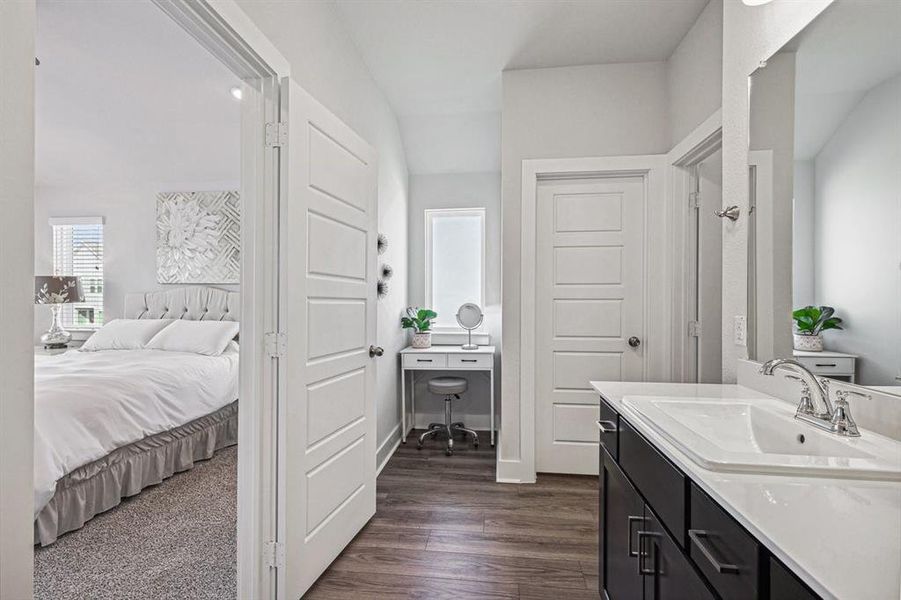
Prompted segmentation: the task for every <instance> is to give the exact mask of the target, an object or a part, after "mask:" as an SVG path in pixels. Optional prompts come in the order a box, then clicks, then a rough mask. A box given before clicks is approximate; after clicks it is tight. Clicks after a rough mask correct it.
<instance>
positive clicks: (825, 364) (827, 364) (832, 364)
mask: <svg viewBox="0 0 901 600" xmlns="http://www.w3.org/2000/svg"><path fill="white" fill-rule="evenodd" d="M815 364H816V366H818V367H837V366H838V365H837V364H835V363H815Z"/></svg>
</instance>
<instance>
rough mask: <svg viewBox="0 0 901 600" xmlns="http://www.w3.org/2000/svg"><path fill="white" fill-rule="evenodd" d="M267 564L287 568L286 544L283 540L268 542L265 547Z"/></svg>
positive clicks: (273, 567)
mask: <svg viewBox="0 0 901 600" xmlns="http://www.w3.org/2000/svg"><path fill="white" fill-rule="evenodd" d="M263 552H264V554H265V556H264V560H265V562H266V566H267V567H270V568H272V569H284V568H285V544H284V543H282V542H266V544H265V546H264V547H263Z"/></svg>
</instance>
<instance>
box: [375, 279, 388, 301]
mask: <svg viewBox="0 0 901 600" xmlns="http://www.w3.org/2000/svg"><path fill="white" fill-rule="evenodd" d="M375 290H376V295H377V296H378V297H379V299H380V300H381V299H382V298H384V297H385V296H387V295H388V282H387V281H383V280H381V279H379V281H378V283H376V284H375Z"/></svg>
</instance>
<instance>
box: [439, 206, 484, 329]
mask: <svg viewBox="0 0 901 600" xmlns="http://www.w3.org/2000/svg"><path fill="white" fill-rule="evenodd" d="M424 212H425V236H424V237H425V296H424V297H425V305H426V307H428V308H432V307H433V306H434V303H433V302H432V220H433V219H434V218H435V217H436V216H448V215H453V216H459V217H480V220H481V228H482V232H481V233H482V235H481V237H482V265H481V269H482V281H481V290H480V295H479V307H480V308H481V309H482V312H483V313H484V312H485V286H486V283H487V280H488V279H487V274H486V267H487V260H486V257H487V255H488V249H487V247H486V242H487V240H486V237H485V221H486V220H487V214H486V213H487V210H486V209H485V208H484V207H481V208H480V207H473V208H427V209H425V211H424ZM432 332H433V333H461V332H462V333H465V332H466V330H465V329H463V328H462V327H460V326H459V325H456V326H447V325H444V326H436V327H433V328H432ZM487 332H488V330H487V329H486V328H485V321H484V319H483V320H482V324H481V325H480V326H479V328H478V329H473V331H472V333H473V335H476V334H480V333H487Z"/></svg>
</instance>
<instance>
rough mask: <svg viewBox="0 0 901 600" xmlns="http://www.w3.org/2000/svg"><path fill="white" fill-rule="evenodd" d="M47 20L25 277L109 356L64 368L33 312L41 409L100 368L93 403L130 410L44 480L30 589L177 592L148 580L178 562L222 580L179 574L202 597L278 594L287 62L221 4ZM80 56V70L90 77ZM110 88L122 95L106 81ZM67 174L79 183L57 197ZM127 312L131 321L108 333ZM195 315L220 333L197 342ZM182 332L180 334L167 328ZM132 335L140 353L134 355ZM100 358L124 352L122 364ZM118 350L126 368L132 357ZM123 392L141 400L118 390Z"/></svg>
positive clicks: (69, 11) (147, 4) (54, 7)
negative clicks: (280, 126)
mask: <svg viewBox="0 0 901 600" xmlns="http://www.w3.org/2000/svg"><path fill="white" fill-rule="evenodd" d="M61 13H62V14H61ZM86 13H90V14H86ZM37 25H38V27H37V31H38V35H37V44H36V54H37V61H36V63H37V64H38V66H37V70H36V75H35V77H36V84H37V85H36V88H37V89H36V99H35V104H36V113H37V125H36V145H37V159H36V163H37V164H36V173H37V185H36V189H35V197H36V198H35V251H36V252H35V253H36V260H35V274H36V275H46V276H53V275H66V276H67V279H66V280H67V285H68V284H69V283H71V284H72V288H71V289H74V290H77V295H78V296H79V298H77V299H78V300H79V301H78V302H73V303H65V304H64V305H63V307H62V309H61V310H60V311H59V313H60V320H61V322H62V324H63V325H64V327H65V328H66V329H69V330H72V332H71V333H72V335H73V343H72V345H79V343H80V342H83V341H84V339H85V338H88V337H90V339H91V341H90V342H87V345H88V346H90V345H91V344H93V345H94V346H98V345H99V347H98V348H94V350H97V351H96V352H89V351H85V352H79V353H78V354H77V355H78V356H79V357H83V358H86V359H87V358H90V359H91V360H92V361H93V362H94V363H97V364H94V365H92V366H91V368H90V369H84V368H82V367H84V366H85V365H83V364H81V363H79V364H77V365H74V364H73V365H64V364H63V363H65V362H67V360H68V358H67V357H65V356H61V355H60V354H59V352H60V350H59V349H56V348H49V347H47V348H45V347H44V344H43V343H42V342H41V341H40V340H39V339H38V338H39V335H40V333H41V331H43V330H46V328H47V327H46V323H45V320H48V319H45V317H47V315H45V314H44V312H49V310H46V307H38V309H39V310H36V311H35V312H36V317H37V319H38V321H36V325H35V338H36V342H35V344H36V347H35V362H36V364H37V367H38V370H37V375H36V381H35V386H36V388H37V389H36V400H37V401H38V402H40V401H41V399H42V398H44V397H46V396H47V394H46V393H45V392H46V390H47V389H49V387H48V386H45V385H44V382H45V381H46V380H49V379H53V378H57V379H58V375H60V374H61V373H62V372H63V371H66V369H68V370H69V372H70V373H71V372H76V371H77V372H78V373H82V372H86V371H89V370H92V369H93V372H95V373H98V377H99V378H100V379H98V381H97V382H95V384H96V391H97V394H96V396H98V397H99V396H102V395H103V394H107V393H109V394H112V393H119V392H121V393H119V396H118V403H119V406H120V408H121V410H120V411H119V413H118V414H116V412H115V411H112V410H110V411H107V412H102V413H97V412H96V411H95V412H94V414H95V415H96V414H103V415H104V417H105V418H106V417H108V419H107V420H106V421H104V423H103V427H101V428H99V429H98V431H100V430H102V429H105V428H106V429H108V431H105V432H102V433H100V434H98V436H97V439H92V440H90V441H91V442H92V443H93V444H94V446H95V452H94V453H93V455H91V456H85V457H82V459H83V460H82V459H78V461H73V462H70V463H69V464H66V465H59V464H52V465H48V467H47V472H48V475H49V477H50V479H49V481H50V483H51V486H50V487H49V488H48V489H47V490H38V489H37V487H36V488H35V514H36V515H39V514H40V513H41V511H42V510H43V508H44V507H47V506H49V507H50V509H49V510H48V511H47V513H46V514H50V515H51V518H48V519H43V520H41V519H40V518H39V519H38V521H37V525H36V527H35V539H36V541H37V542H38V545H36V546H35V565H36V578H35V585H34V590H35V596H36V597H48V598H49V597H52V598H64V597H95V598H99V597H111V598H112V597H116V598H122V597H129V596H130V595H133V593H138V592H140V593H141V594H144V595H147V594H149V595H151V596H154V595H158V596H162V595H165V594H166V586H165V585H163V586H162V587H154V586H156V585H157V584H159V583H160V582H163V581H164V580H166V579H167V578H171V577H170V576H171V575H173V574H174V573H176V572H177V571H178V570H181V571H185V569H187V571H188V573H190V572H192V571H193V572H195V574H198V573H203V572H206V571H212V572H211V573H207V577H206V578H205V579H204V578H193V579H194V580H193V581H191V579H192V578H191V577H190V575H188V577H184V578H183V580H182V581H178V582H175V581H172V582H170V583H171V584H177V585H178V586H180V587H179V588H178V589H181V590H182V591H184V590H185V589H188V588H186V587H185V586H186V585H189V584H191V585H197V586H200V587H199V588H197V589H196V592H197V593H195V594H194V597H216V598H227V597H238V598H245V597H246V598H249V597H266V596H270V595H271V590H272V589H274V572H273V571H271V570H270V568H269V567H270V565H269V564H267V562H266V561H265V560H264V554H265V551H266V549H267V544H268V543H269V541H270V540H274V539H275V535H276V532H275V529H274V522H275V493H274V492H275V473H274V471H273V470H272V469H271V468H270V466H271V465H274V464H275V455H276V452H277V447H276V441H275V440H276V430H275V422H274V415H275V411H276V402H275V396H276V389H277V381H276V377H277V375H276V369H275V364H276V363H275V361H273V357H274V356H275V354H276V350H274V349H273V347H272V345H271V344H269V343H268V342H269V339H268V337H267V335H266V333H267V332H270V331H277V330H278V321H277V297H276V289H277V278H278V272H277V270H276V268H275V265H277V260H278V255H277V251H278V245H277V243H275V242H274V241H273V238H274V236H275V232H276V231H277V230H278V211H277V205H278V204H277V202H278V189H279V181H278V161H279V143H278V140H277V139H276V140H271V139H269V140H267V143H266V144H265V145H264V144H262V143H261V141H262V140H264V139H266V133H268V131H267V130H266V124H267V123H269V122H277V121H278V116H279V113H278V110H279V95H278V92H279V78H280V76H284V75H287V74H288V70H287V68H286V63H285V61H284V59H283V58H282V57H281V56H280V55H278V53H277V52H275V51H274V50H272V49H271V46H269V45H268V42H266V41H265V40H264V39H262V38H261V37H260V36H259V34H258V32H257V31H256V30H255V29H254V28H253V27H252V26H251V25H250V24H249V21H247V19H246V17H243V15H239V14H237V13H236V12H235V11H234V10H233V9H231V8H230V6H229V5H225V6H222V7H219V8H217V9H213V8H212V7H210V6H209V5H207V4H206V3H195V2H187V1H185V2H182V1H167V0H159V1H157V0H153V1H151V0H146V1H143V2H134V3H112V4H110V3H75V4H72V3H52V2H42V1H39V2H38V3H37ZM236 32H244V33H245V34H246V39H250V40H252V42H253V45H251V44H249V43H247V42H246V41H245V38H242V37H241V36H240V35H239V34H238V33H236ZM77 35H81V36H83V37H82V38H81V39H73V37H74V36H77ZM104 41H106V42H108V43H109V45H108V47H106V48H104V47H103V42H104ZM67 44H69V47H68V48H67V47H66V46H67ZM141 44H144V47H142V46H141ZM260 48H262V50H259V49H260ZM129 49H131V50H129ZM263 56H265V57H266V58H263ZM172 59H177V60H172ZM167 60H169V61H170V62H168V63H167V62H166V61H167ZM79 62H82V63H89V65H88V69H86V70H82V71H81V75H79V74H78V73H79ZM272 65H275V66H272ZM192 68H193V69H195V72H194V73H193V74H192V73H191V71H190V69H192ZM88 71H93V73H91V72H88ZM111 78H112V79H115V80H116V81H117V84H116V93H115V94H110V93H109V89H108V86H107V85H106V84H105V83H104V82H105V81H106V82H108V81H110V80H111ZM92 81H93V82H94V83H91V82H92ZM91 94H95V96H94V97H95V99H96V98H97V95H98V94H105V95H106V96H107V97H108V98H109V100H110V103H109V104H108V105H106V106H105V107H104V105H103V102H102V101H92V99H91ZM79 107H80V108H81V109H82V110H80V111H79V110H78V109H79ZM65 109H69V112H68V113H67V112H65ZM105 127H106V128H110V127H118V131H116V132H115V133H118V135H116V134H109V133H108V131H109V130H107V129H103V128H105ZM226 129H227V131H226ZM54 130H56V131H57V132H58V134H57V135H56V136H55V138H54V136H53V135H52V132H53V131H54ZM101 130H102V131H104V132H107V133H104V134H103V135H100V134H98V132H100V131H101ZM73 140H74V142H75V147H74V148H70V147H69V146H71V145H72V142H73ZM79 140H80V141H79ZM67 144H68V146H67ZM150 146H153V148H152V149H151V150H147V148H148V147H150ZM66 148H69V149H68V150H66ZM135 150H138V152H137V153H135V152H134V151H135ZM66 158H68V160H66ZM88 159H90V160H92V161H93V164H89V163H88V162H87V160H88ZM223 165H228V167H229V169H225V170H223V169H222V166H223ZM153 169H155V171H154V172H153V173H152V174H151V175H150V176H144V171H147V170H150V171H152V170H153ZM104 173H105V175H104ZM89 176H90V177H92V178H93V179H90V180H87V181H85V179H87V178H88V177H89ZM136 181H140V182H141V184H142V186H141V187H140V189H135V188H134V187H132V184H134V183H135V182H136ZM73 182H78V183H79V184H81V185H80V186H79V188H78V189H77V190H76V189H74V188H72V189H66V188H65V187H63V186H67V185H73ZM144 184H146V185H144ZM192 233H193V238H192V235H191V234H192ZM210 238H216V239H215V240H214V241H215V243H213V241H211V239H210ZM167 241H168V242H171V243H169V244H168V245H167V244H166V242H167ZM203 244H207V245H206V246H203ZM204 253H205V258H206V260H195V261H193V262H192V259H196V258H198V254H204ZM200 258H204V256H201V257H200ZM236 272H237V273H236ZM76 277H77V278H78V279H77V281H76V280H75V278H76ZM56 280H57V278H55V277H50V279H49V282H50V285H54V282H55V281H56ZM42 281H43V280H42ZM209 281H212V282H213V285H204V284H205V283H207V282H209ZM49 291H52V290H49ZM117 320H119V321H127V322H131V321H134V322H135V323H134V328H132V329H128V330H126V329H127V328H120V329H119V330H118V331H114V332H112V333H111V334H110V333H109V331H110V330H111V328H112V325H114V324H115V323H116V321H117ZM205 321H206V322H207V323H209V324H212V325H217V326H219V325H221V326H222V327H217V329H221V331H220V332H219V333H218V334H213V333H210V332H208V331H203V332H200V331H199V330H197V329H196V328H195V329H194V330H193V331H188V329H190V325H191V324H203V323H204V322H205ZM238 323H240V338H239V340H238V338H237V335H236V334H237V331H238V326H237V324H238ZM104 324H106V325H107V326H104ZM130 325H131V324H129V326H130ZM182 325H184V326H185V327H184V329H185V331H183V332H182V333H183V334H184V335H183V336H181V338H179V335H178V334H177V333H178V332H175V331H174V329H173V328H174V327H176V326H182ZM101 333H105V334H107V335H106V339H101V338H103V336H102V335H100V334H101ZM92 334H93V335H92ZM208 334H209V335H208ZM142 335H143V336H145V337H144V338H142V341H141V342H140V344H141V348H150V349H149V350H141V349H135V348H133V346H131V345H130V344H134V343H137V342H134V340H135V339H138V338H137V337H135V336H138V337H140V336H142ZM217 335H218V337H219V339H213V337H216V336H217ZM211 336H212V337H211ZM232 338H235V339H232ZM98 340H101V341H99V342H98ZM236 340H238V341H239V343H237V342H236ZM223 342H224V343H223ZM104 344H106V346H104ZM185 344H188V346H190V347H186V346H185ZM192 344H193V346H192ZM207 344H209V345H207ZM107 348H116V349H117V350H118V349H120V348H121V349H122V350H123V351H122V352H119V353H118V354H117V355H116V357H115V360H113V359H111V358H110V356H111V355H112V352H116V351H113V350H110V351H109V352H107ZM167 348H168V349H167ZM88 349H90V348H86V350H88ZM140 352H148V353H150V352H152V353H154V358H153V360H149V357H147V356H141V357H140V358H137V357H136V355H137V354H138V353H140ZM167 353H168V354H167ZM67 354H68V353H67ZM125 354H129V355H135V359H134V360H133V361H131V362H129V364H128V365H127V366H125V365H123V364H121V362H122V361H120V360H119V358H121V357H124V356H125ZM161 357H164V358H165V359H167V361H168V364H167V365H164V364H161V363H159V361H158V360H157V359H159V358H161ZM238 357H240V359H238ZM151 363H152V364H151ZM45 365H52V366H48V367H47V369H45ZM45 370H46V371H47V374H48V377H47V378H42V373H43V372H44V371H45ZM51 371H52V372H51ZM128 373H134V374H135V375H134V376H133V377H132V376H129V377H124V375H126V374H128ZM115 376H119V380H117V379H116V378H115ZM144 376H147V377H149V378H150V379H149V380H146V381H144V380H142V379H141V378H142V377H144ZM103 378H106V379H105V381H106V382H107V385H104V384H101V383H99V382H100V380H101V379H103ZM127 379H132V380H133V382H132V383H135V382H137V383H138V385H137V386H135V389H133V390H128V389H124V388H125V387H126V386H127V385H128V384H129V382H128V381H126V380H127ZM118 381H121V382H122V387H123V389H121V390H120V389H118V388H117V387H116V386H117V385H118V384H117V382H118ZM92 385H94V384H92ZM154 385H158V387H159V388H161V389H162V388H165V390H164V392H161V393H160V394H159V395H158V396H156V397H154V398H152V401H153V402H155V404H153V406H152V407H151V408H152V410H149V411H146V412H149V413H154V414H153V415H152V417H151V416H150V415H147V414H143V413H142V409H143V405H141V406H139V404H141V403H140V402H139V400H141V399H142V398H144V396H142V395H141V394H142V393H144V392H145V391H146V390H147V389H148V388H153V387H154ZM73 389H74V386H70V387H69V388H65V387H64V389H59V390H56V394H57V396H56V397H61V396H66V395H67V394H68V395H70V396H71V395H72V390H73ZM92 389H94V388H92ZM233 398H241V410H240V419H238V418H237V414H236V405H235V402H236V401H234V400H233ZM181 400H184V402H181ZM198 403H199V404H198ZM104 404H105V405H106V406H105V407H104V410H106V409H107V408H108V406H109V405H111V404H115V403H114V402H109V401H107V402H104ZM189 404H190V405H191V410H188V408H187V405H189ZM194 404H198V405H197V406H194ZM93 408H96V406H94V407H93ZM36 413H37V410H36ZM57 414H59V413H57ZM125 415H127V416H128V417H133V418H132V419H131V422H128V423H126V421H129V419H126V418H121V419H119V420H120V421H122V423H120V424H119V425H124V426H131V427H132V429H140V430H142V432H143V433H142V436H141V437H140V438H135V437H134V435H125V434H124V433H122V431H121V430H119V429H115V428H114V426H113V424H112V422H113V421H115V420H116V418H117V416H118V417H124V416H125ZM38 417H39V415H38V414H36V415H35V418H36V421H35V426H36V427H38V426H39V423H38ZM67 418H68V417H67ZM154 419H156V420H154ZM115 427H118V425H116V426H115ZM69 429H81V428H77V427H76V428H69ZM105 434H109V435H108V437H109V438H116V439H115V440H113V439H106V438H105V437H103V435H105ZM36 436H37V438H38V445H39V444H40V442H41V438H42V435H41V432H40V431H38V433H36ZM43 437H52V438H53V440H54V442H53V443H57V442H59V439H60V438H62V437H64V436H56V435H51V436H43ZM236 440H237V441H238V442H239V443H238V445H237V447H234V446H233V444H234V442H235V441H236ZM77 441H83V440H77ZM124 442H127V443H124ZM77 445H78V444H77V443H76V444H73V447H74V446H77ZM100 450H103V451H102V452H100ZM40 454H41V453H40V452H38V453H36V456H35V461H36V464H40V463H41V458H42V456H41V455H40ZM50 454H52V451H51V452H50ZM76 462H77V463H78V464H76ZM51 467H52V468H51ZM192 467H193V468H192ZM53 468H65V472H64V473H55V472H54V471H53ZM178 473H181V474H178ZM56 475H62V477H56ZM142 488H146V489H145V490H144V491H142ZM139 492H140V493H139ZM67 494H68V495H67ZM120 495H121V496H122V497H128V498H129V499H128V500H123V501H122V502H121V503H120V499H119V496H120ZM54 499H57V500H58V502H54ZM45 500H47V504H45V505H43V506H41V507H39V502H40V503H41V504H43V503H44V501H45ZM148 515H149V518H148ZM235 525H236V528H235ZM173 533H175V534H176V535H175V536H170V535H169V534H173ZM178 534H180V536H179V535H178ZM167 536H168V537H167ZM172 540H174V541H172ZM42 545H46V547H44V548H42V547H41V546H42ZM54 553H56V554H57V555H60V556H62V557H63V559H62V562H60V561H57V562H55V563H54V562H53V561H54V558H53V555H54ZM201 559H202V560H201ZM70 560H74V561H75V562H74V563H70V564H68V565H64V564H63V563H65V562H66V561H70ZM66 570H68V571H69V573H68V574H67V573H66ZM73 574H74V576H67V575H73ZM48 577H49V579H48ZM54 578H57V579H58V580H61V581H58V582H57V583H60V585H55V584H54V581H53V579H54ZM122 585H125V586H126V589H123V588H122V587H121V586H122ZM135 586H138V587H140V588H141V589H140V590H137V589H135ZM169 591H171V590H169ZM67 594H68V595H67Z"/></svg>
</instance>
